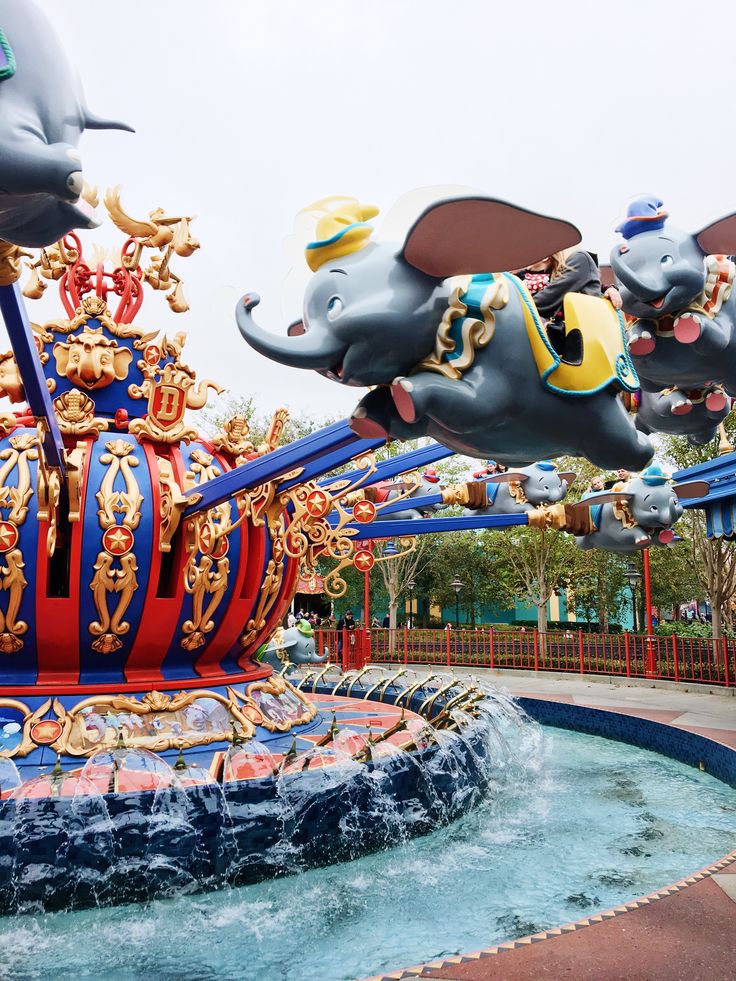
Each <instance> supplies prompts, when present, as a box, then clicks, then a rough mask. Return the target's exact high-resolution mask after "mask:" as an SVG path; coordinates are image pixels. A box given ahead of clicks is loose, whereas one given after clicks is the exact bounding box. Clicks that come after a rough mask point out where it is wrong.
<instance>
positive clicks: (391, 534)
mask: <svg viewBox="0 0 736 981" xmlns="http://www.w3.org/2000/svg"><path fill="white" fill-rule="evenodd" d="M402 503H403V505H404V509H406V502H405V501H404V502H402ZM528 524H529V515H528V514H462V515H459V516H458V517H457V518H427V519H426V520H424V521H416V520H413V519H412V518H407V519H406V520H404V521H374V522H372V523H371V524H369V525H360V524H351V525H347V526H346V527H347V528H355V529H356V530H357V532H358V534H357V535H354V536H353V541H359V540H360V539H364V538H407V537H410V536H412V535H434V534H437V533H438V532H448V531H472V530H473V529H477V528H510V527H512V526H513V525H528Z"/></svg>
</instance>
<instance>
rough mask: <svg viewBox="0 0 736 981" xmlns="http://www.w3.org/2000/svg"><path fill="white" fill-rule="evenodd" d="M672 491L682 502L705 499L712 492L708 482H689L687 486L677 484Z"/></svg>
mask: <svg viewBox="0 0 736 981" xmlns="http://www.w3.org/2000/svg"><path fill="white" fill-rule="evenodd" d="M672 490H673V491H674V492H675V494H677V496H678V497H679V498H680V500H682V501H687V500H693V499H694V498H697V497H705V496H706V495H707V494H708V491H709V490H710V484H709V483H708V481H707V480H689V481H688V482H687V483H686V484H675V486H674V487H673V488H672Z"/></svg>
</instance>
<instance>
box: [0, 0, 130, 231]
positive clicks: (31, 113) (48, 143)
mask: <svg viewBox="0 0 736 981" xmlns="http://www.w3.org/2000/svg"><path fill="white" fill-rule="evenodd" d="M85 129H126V130H130V127H129V126H127V125H126V124H125V123H120V122H116V121H114V120H109V119H102V118H100V117H98V116H95V115H94V114H93V113H91V112H90V111H89V109H87V106H86V104H85V101H84V96H83V94H82V90H81V87H80V84H79V81H78V79H77V76H76V73H75V72H74V71H73V70H72V67H71V65H70V64H69V62H68V61H67V58H66V55H65V54H64V51H63V49H62V47H61V44H60V43H59V40H58V38H57V37H56V35H55V33H54V31H53V29H52V27H51V25H50V24H49V22H48V20H47V18H46V17H45V16H44V15H43V14H42V13H41V11H40V10H39V9H38V7H37V6H36V5H35V4H34V3H32V2H31V0H3V2H2V6H1V7H0V238H2V239H5V240H6V241H8V242H12V243H13V244H14V245H20V246H29V247H40V246H44V245H49V244H50V243H52V242H54V241H56V240H57V239H59V238H61V237H62V236H63V235H65V234H66V233H67V232H68V231H70V230H71V229H72V228H95V227H96V226H97V225H98V224H99V223H98V222H97V221H96V220H95V219H94V218H93V216H92V211H91V209H89V210H86V209H85V205H84V203H80V195H81V193H82V189H83V186H84V177H83V175H82V163H81V157H80V156H79V153H78V152H77V149H76V148H77V144H78V143H79V139H80V137H81V135H82V133H83V131H84V130H85ZM131 131H132V130H131Z"/></svg>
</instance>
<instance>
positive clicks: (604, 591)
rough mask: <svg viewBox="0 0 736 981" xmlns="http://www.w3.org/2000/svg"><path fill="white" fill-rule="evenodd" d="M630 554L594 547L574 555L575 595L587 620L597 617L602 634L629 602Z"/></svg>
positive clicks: (573, 592)
mask: <svg viewBox="0 0 736 981" xmlns="http://www.w3.org/2000/svg"><path fill="white" fill-rule="evenodd" d="M626 559H627V557H625V556H622V555H617V554H616V553H615V552H606V551H604V550H603V549H599V548H593V549H590V550H586V551H583V550H579V551H578V552H577V555H576V556H575V564H574V579H573V583H574V584H573V586H572V595H573V597H574V601H575V605H576V607H577V608H579V609H580V610H581V611H582V612H583V614H584V616H585V620H586V622H587V623H590V622H592V621H594V620H597V622H598V623H599V624H600V628H601V630H602V631H603V633H608V630H609V628H610V625H611V622H617V618H618V617H620V615H621V613H622V612H623V609H624V607H625V606H626V605H627V602H628V597H627V595H626V594H627V580H626V566H627V561H626Z"/></svg>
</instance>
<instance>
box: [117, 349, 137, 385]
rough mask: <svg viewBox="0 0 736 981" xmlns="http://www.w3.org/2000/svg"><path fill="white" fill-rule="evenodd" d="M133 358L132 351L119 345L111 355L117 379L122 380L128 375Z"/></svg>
mask: <svg viewBox="0 0 736 981" xmlns="http://www.w3.org/2000/svg"><path fill="white" fill-rule="evenodd" d="M132 360H133V352H132V351H131V350H130V349H129V348H127V347H119V348H117V349H116V351H115V354H114V356H113V362H114V364H115V377H116V378H117V380H118V381H123V380H124V379H125V378H127V377H128V368H129V367H130V362H131V361H132Z"/></svg>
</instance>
